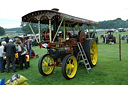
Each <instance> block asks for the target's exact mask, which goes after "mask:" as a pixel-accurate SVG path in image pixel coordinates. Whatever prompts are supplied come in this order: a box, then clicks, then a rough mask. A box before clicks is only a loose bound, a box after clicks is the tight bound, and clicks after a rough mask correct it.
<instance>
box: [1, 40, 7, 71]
mask: <svg viewBox="0 0 128 85" xmlns="http://www.w3.org/2000/svg"><path fill="white" fill-rule="evenodd" d="M5 45H6V42H5V41H2V42H1V46H0V72H1V73H3V72H4V67H3V65H4V63H3V57H4V56H5V53H4V51H3V50H4V46H5Z"/></svg>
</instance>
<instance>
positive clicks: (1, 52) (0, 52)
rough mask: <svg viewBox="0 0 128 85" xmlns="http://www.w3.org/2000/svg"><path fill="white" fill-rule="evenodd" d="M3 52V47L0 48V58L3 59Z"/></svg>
mask: <svg viewBox="0 0 128 85" xmlns="http://www.w3.org/2000/svg"><path fill="white" fill-rule="evenodd" d="M3 50H4V46H3V45H2V46H0V57H4V56H5V52H4V51H3Z"/></svg>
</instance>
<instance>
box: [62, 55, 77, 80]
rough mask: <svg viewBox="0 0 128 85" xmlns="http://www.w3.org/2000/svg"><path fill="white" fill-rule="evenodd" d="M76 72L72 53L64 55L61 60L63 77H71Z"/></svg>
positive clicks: (75, 61)
mask: <svg viewBox="0 0 128 85" xmlns="http://www.w3.org/2000/svg"><path fill="white" fill-rule="evenodd" d="M76 72H77V60H76V58H75V56H74V55H72V54H69V55H67V56H65V58H64V59H63V62H62V74H63V76H64V78H65V79H72V78H74V77H75V75H76Z"/></svg>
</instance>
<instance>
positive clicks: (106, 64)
mask: <svg viewBox="0 0 128 85" xmlns="http://www.w3.org/2000/svg"><path fill="white" fill-rule="evenodd" d="M121 34H123V35H125V34H128V32H123V33H121ZM114 35H118V33H117V34H116V33H115V34H114ZM99 39H100V38H99ZM101 42H102V40H100V43H99V44H98V63H97V66H96V67H94V68H92V70H93V71H92V72H90V73H89V74H88V73H87V72H86V69H85V67H84V65H81V66H78V71H77V74H76V76H75V78H73V79H71V80H66V79H65V78H64V77H63V76H62V73H61V68H60V67H56V68H55V69H54V72H56V73H53V74H51V75H49V76H42V75H41V74H40V73H39V71H38V60H39V58H34V59H31V62H30V63H31V67H30V68H29V69H28V70H26V69H24V70H22V71H21V70H19V68H18V66H17V72H16V73H15V74H21V75H23V76H25V77H26V78H27V79H28V81H27V82H28V83H29V84H30V85H128V44H127V43H126V41H125V42H124V43H122V44H121V45H122V48H121V49H122V61H119V44H118V36H117V44H114V45H107V44H104V43H101ZM33 49H34V50H35V52H36V53H37V54H39V56H41V55H43V54H44V53H46V52H47V51H46V50H44V49H40V48H39V47H33ZM13 74H14V73H13V72H12V68H11V72H10V73H6V72H5V73H0V78H5V79H6V81H7V80H8V79H10V78H11V76H12V75H13Z"/></svg>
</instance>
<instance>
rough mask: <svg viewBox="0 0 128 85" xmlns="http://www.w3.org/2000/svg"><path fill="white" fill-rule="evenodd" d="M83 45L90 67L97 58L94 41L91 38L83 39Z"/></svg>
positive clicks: (94, 63)
mask: <svg viewBox="0 0 128 85" xmlns="http://www.w3.org/2000/svg"><path fill="white" fill-rule="evenodd" d="M83 47H84V51H85V53H86V56H87V58H88V61H89V63H90V65H91V67H93V66H95V65H96V63H97V58H98V48H97V44H96V42H95V41H94V40H93V39H92V38H88V39H87V40H85V42H84V45H83Z"/></svg>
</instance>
